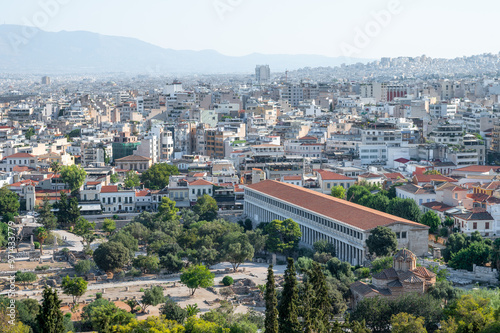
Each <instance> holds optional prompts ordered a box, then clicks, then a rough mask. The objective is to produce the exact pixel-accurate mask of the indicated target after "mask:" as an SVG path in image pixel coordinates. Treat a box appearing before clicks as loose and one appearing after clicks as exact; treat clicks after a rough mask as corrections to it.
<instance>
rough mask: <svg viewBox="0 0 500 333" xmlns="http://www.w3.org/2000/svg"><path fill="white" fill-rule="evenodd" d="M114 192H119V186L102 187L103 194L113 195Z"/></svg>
mask: <svg viewBox="0 0 500 333" xmlns="http://www.w3.org/2000/svg"><path fill="white" fill-rule="evenodd" d="M113 192H118V186H117V185H108V186H103V187H101V193H113Z"/></svg>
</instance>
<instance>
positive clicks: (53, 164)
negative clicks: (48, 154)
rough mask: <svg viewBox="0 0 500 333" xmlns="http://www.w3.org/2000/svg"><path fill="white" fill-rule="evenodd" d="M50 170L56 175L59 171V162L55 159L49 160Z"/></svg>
mask: <svg viewBox="0 0 500 333" xmlns="http://www.w3.org/2000/svg"><path fill="white" fill-rule="evenodd" d="M50 170H52V172H53V173H54V174H56V175H57V174H58V173H59V172H61V164H60V163H59V162H57V161H54V162H51V163H50Z"/></svg>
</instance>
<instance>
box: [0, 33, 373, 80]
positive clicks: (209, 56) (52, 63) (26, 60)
mask: <svg viewBox="0 0 500 333" xmlns="http://www.w3.org/2000/svg"><path fill="white" fill-rule="evenodd" d="M26 30H27V27H23V26H17V25H0V72H9V73H48V74H51V73H54V74H57V73H100V72H128V73H159V74H168V73H206V74H212V73H253V71H254V68H255V65H257V64H269V65H270V66H271V71H284V70H285V69H289V70H294V69H298V68H302V67H329V66H338V65H341V64H342V63H347V64H349V63H356V62H367V60H363V59H347V58H343V57H338V58H330V57H324V56H317V55H279V54H276V55H264V54H257V53H254V54H250V55H247V56H243V57H231V56H225V55H222V54H220V53H218V52H216V51H213V50H204V51H179V50H172V49H164V48H161V47H159V46H155V45H152V44H149V43H146V42H143V41H140V40H138V39H134V38H127V37H114V36H104V35H100V34H96V33H91V32H86V31H61V32H46V31H42V30H39V29H36V28H30V30H33V31H35V33H34V34H33V36H32V37H29V35H28V34H27V33H26ZM24 36H28V38H26V37H24Z"/></svg>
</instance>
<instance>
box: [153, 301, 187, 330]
mask: <svg viewBox="0 0 500 333" xmlns="http://www.w3.org/2000/svg"><path fill="white" fill-rule="evenodd" d="M160 313H161V314H162V315H164V316H165V318H166V319H168V320H175V321H176V322H178V323H179V324H182V323H183V322H184V320H185V319H186V317H187V311H186V310H184V309H183V308H181V307H180V306H179V305H177V303H175V302H174V300H173V299H171V298H170V297H168V296H167V297H166V301H165V304H163V305H162V306H161V309H160Z"/></svg>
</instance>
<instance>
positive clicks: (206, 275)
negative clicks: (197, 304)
mask: <svg viewBox="0 0 500 333" xmlns="http://www.w3.org/2000/svg"><path fill="white" fill-rule="evenodd" d="M214 277H215V275H214V274H213V273H212V272H210V270H209V269H208V268H207V267H205V266H203V265H194V266H190V267H188V268H184V269H183V270H182V274H181V276H180V279H181V283H182V284H184V285H186V287H188V289H189V292H190V293H191V296H193V295H194V293H195V292H196V289H198V288H208V287H210V286H213V285H214Z"/></svg>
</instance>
